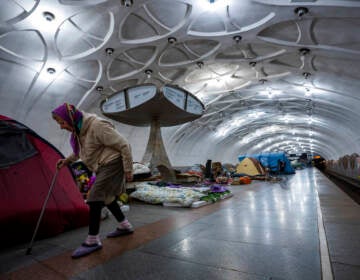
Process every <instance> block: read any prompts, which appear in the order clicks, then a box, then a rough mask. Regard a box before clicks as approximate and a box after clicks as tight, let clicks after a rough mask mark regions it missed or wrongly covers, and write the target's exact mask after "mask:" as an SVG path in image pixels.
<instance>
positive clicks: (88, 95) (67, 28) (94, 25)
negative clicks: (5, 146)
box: [0, 0, 360, 164]
mask: <svg viewBox="0 0 360 280" xmlns="http://www.w3.org/2000/svg"><path fill="white" fill-rule="evenodd" d="M133 2H134V3H133V5H132V6H131V7H126V6H124V5H122V4H121V1H120V0H109V1H105V0H83V1H80V0H58V1H56V0H41V1H40V0H38V1H36V0H35V1H30V0H2V1H1V4H0V5H1V9H0V100H1V102H0V114H3V115H7V116H10V117H13V118H15V119H17V120H19V121H22V122H24V123H26V124H27V125H29V126H30V127H31V128H33V129H34V130H35V131H37V132H38V133H39V134H40V135H42V136H43V137H45V138H46V139H48V140H49V141H50V142H52V143H53V144H55V145H56V146H57V147H59V148H60V149H61V150H62V151H64V152H66V151H67V149H68V143H67V140H65V139H67V137H68V135H67V134H66V133H64V132H60V131H59V129H58V128H57V127H56V125H55V124H54V123H53V121H51V118H50V111H51V110H52V109H53V108H55V107H56V106H57V105H59V104H61V103H62V102H71V103H74V104H76V105H78V106H79V107H80V108H82V109H84V110H88V111H92V112H99V104H100V102H101V100H103V99H104V98H105V97H106V96H109V95H111V94H112V93H114V92H117V91H119V90H121V89H123V88H125V87H128V86H132V85H136V84H141V83H149V82H150V83H154V84H156V85H158V86H160V85H163V84H176V85H179V86H181V87H184V88H185V89H186V90H188V91H190V92H192V93H193V94H195V95H196V96H197V97H198V98H200V99H201V100H202V101H203V102H204V104H205V105H206V110H205V112H204V115H203V117H201V118H200V119H198V120H196V121H193V122H191V123H187V124H185V125H182V126H177V127H172V128H164V129H163V136H164V141H165V144H166V147H167V150H168V153H169V156H170V159H171V161H172V162H173V163H174V164H189V163H195V162H203V161H204V160H206V159H207V158H213V159H216V160H221V161H232V162H234V161H235V160H236V158H237V155H239V154H245V153H257V152H261V151H275V150H285V151H288V152H291V153H292V152H307V151H313V152H314V153H319V154H321V155H323V156H324V157H326V158H328V159H337V158H338V157H340V156H343V155H345V154H351V153H354V152H358V151H359V148H360V136H359V131H360V122H359V121H358V120H359V117H360V110H359V107H360V106H359V105H360V92H359V89H360V82H359V80H360V79H359V78H360V63H359V62H360V32H359V29H360V1H355V0H349V1H345V0H338V1H337V0H216V1H215V3H212V4H211V3H210V1H209V0H179V1H177V0H152V1H151V0H149V1H145V0H133ZM299 7H305V8H306V9H302V8H300V9H299ZM112 50H113V52H112V53H111V54H109V51H112ZM54 70H55V72H54ZM146 70H151V71H152V73H151V74H149V73H148V72H149V71H146ZM51 72H54V73H51ZM145 72H146V73H145ZM118 128H119V130H120V131H121V132H122V133H123V134H124V135H125V136H126V137H128V138H129V140H130V142H131V143H132V144H133V150H134V153H135V159H136V160H140V159H141V157H142V154H143V152H144V150H145V145H146V141H147V137H148V132H149V130H148V128H136V127H131V126H126V125H118Z"/></svg>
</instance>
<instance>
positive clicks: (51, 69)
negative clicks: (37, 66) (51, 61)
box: [46, 67, 56, 74]
mask: <svg viewBox="0 0 360 280" xmlns="http://www.w3.org/2000/svg"><path fill="white" fill-rule="evenodd" d="M46 71H47V72H48V73H49V74H55V72H56V70H55V69H54V68H51V67H49V68H48V69H46Z"/></svg>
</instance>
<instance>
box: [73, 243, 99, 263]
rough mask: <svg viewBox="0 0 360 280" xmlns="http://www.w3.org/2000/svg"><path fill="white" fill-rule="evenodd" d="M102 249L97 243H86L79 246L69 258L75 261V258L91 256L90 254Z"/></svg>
mask: <svg viewBox="0 0 360 280" xmlns="http://www.w3.org/2000/svg"><path fill="white" fill-rule="evenodd" d="M101 248H102V245H101V244H99V243H95V244H91V245H89V244H86V243H83V244H81V246H80V247H78V248H77V249H76V250H75V251H74V252H73V253H72V255H71V257H72V258H73V259H77V258H80V257H84V256H86V255H89V254H91V253H92V252H95V251H97V250H100V249H101Z"/></svg>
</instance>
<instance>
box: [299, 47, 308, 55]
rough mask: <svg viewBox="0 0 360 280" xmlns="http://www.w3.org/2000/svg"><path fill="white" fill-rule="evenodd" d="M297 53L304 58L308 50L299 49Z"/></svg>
mask: <svg viewBox="0 0 360 280" xmlns="http://www.w3.org/2000/svg"><path fill="white" fill-rule="evenodd" d="M299 53H300V55H302V56H305V55H307V54H309V53H310V50H309V49H308V48H301V49H299Z"/></svg>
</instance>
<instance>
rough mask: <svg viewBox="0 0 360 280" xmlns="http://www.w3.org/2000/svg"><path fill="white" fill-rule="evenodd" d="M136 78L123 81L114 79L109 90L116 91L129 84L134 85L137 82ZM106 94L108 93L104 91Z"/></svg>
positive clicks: (129, 85)
mask: <svg viewBox="0 0 360 280" xmlns="http://www.w3.org/2000/svg"><path fill="white" fill-rule="evenodd" d="M138 82H139V81H138V80H137V79H129V80H125V81H116V82H114V83H112V85H111V90H112V91H113V92H118V91H121V90H123V89H124V88H128V87H131V86H135V85H137V84H138ZM105 94H108V93H105Z"/></svg>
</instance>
